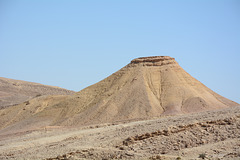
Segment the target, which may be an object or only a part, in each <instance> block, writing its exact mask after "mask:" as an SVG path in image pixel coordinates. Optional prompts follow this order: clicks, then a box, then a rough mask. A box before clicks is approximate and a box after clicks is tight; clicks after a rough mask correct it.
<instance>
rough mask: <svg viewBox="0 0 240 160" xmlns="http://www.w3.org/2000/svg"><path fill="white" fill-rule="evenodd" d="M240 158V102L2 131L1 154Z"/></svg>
mask: <svg viewBox="0 0 240 160" xmlns="http://www.w3.org/2000/svg"><path fill="white" fill-rule="evenodd" d="M201 157H202V158H204V157H205V159H211V160H212V159H213V160H214V159H216V160H217V159H224V160H225V159H236V160H239V159H240V106H238V107H233V108H229V109H224V110H218V111H208V112H202V113H198V114H191V115H179V116H174V117H170V116H169V117H160V118H155V119H152V120H141V121H135V122H125V123H123V122H121V123H120V122H119V123H116V124H101V125H95V126H85V127H82V128H63V127H45V128H43V129H39V130H35V131H31V132H30V131H28V132H21V133H16V132H12V134H9V133H3V132H0V159H46V160H47V159H48V160H53V159H169V160H175V159H201Z"/></svg>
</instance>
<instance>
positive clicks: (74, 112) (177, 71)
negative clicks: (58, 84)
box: [0, 56, 238, 131]
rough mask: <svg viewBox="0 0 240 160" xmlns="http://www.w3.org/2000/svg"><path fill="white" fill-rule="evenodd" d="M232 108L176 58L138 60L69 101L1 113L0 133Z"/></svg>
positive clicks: (53, 99) (38, 102) (44, 101)
mask: <svg viewBox="0 0 240 160" xmlns="http://www.w3.org/2000/svg"><path fill="white" fill-rule="evenodd" d="M236 105H238V104H237V103H235V102H233V101H231V100H229V99H227V98H224V97H222V96H220V95H219V94H217V93H215V92H213V91H212V90H211V89H209V88H208V87H206V86H205V85H203V84H202V83H201V82H199V81H198V80H196V79H195V78H193V77H192V76H191V75H189V74H188V73H187V72H186V71H185V70H184V69H183V68H181V67H180V66H179V64H178V63H177V62H176V61H175V59H174V58H171V57H169V56H154V57H142V58H137V59H134V60H132V61H131V63H129V64H128V65H126V66H125V67H123V68H122V69H120V70H119V71H117V72H115V73H113V74H112V75H110V76H109V77H107V78H105V79H104V80H102V81H100V82H98V83H96V84H94V85H92V86H89V87H87V88H85V89H83V90H81V91H80V92H77V93H75V94H73V95H66V96H47V97H37V98H35V99H32V100H30V101H29V103H28V104H26V103H23V104H20V105H17V106H14V107H10V108H6V109H4V110H0V115H1V120H0V128H4V130H6V131H7V130H11V129H13V128H15V129H16V128H21V129H24V128H25V129H30V128H31V129H33V128H39V127H44V126H81V125H89V124H99V123H113V122H119V121H133V120H139V119H151V118H153V117H159V116H165V115H178V114H188V113H193V112H202V111H207V110H215V109H222V108H228V107H232V106H236ZM11 117H14V120H12V119H11V121H10V120H9V119H10V118H11Z"/></svg>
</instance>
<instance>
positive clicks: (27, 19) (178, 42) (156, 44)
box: [0, 0, 240, 103]
mask: <svg viewBox="0 0 240 160" xmlns="http://www.w3.org/2000/svg"><path fill="white" fill-rule="evenodd" d="M155 55H167V56H171V57H174V58H176V60H177V61H178V63H179V64H180V65H181V66H182V67H183V68H184V69H185V70H186V71H187V72H188V73H190V74H191V75H192V76H193V77H195V78H197V79H198V80H200V81H201V82H202V83H204V84H205V85H206V86H208V87H209V88H211V89H212V90H214V91H215V92H217V93H219V94H221V95H223V96H225V97H227V98H230V99H232V100H234V101H236V102H238V103H240V84H239V83H240V61H239V60H240V1H239V0H175V1H174V0H118V1H117V0H0V62H1V63H0V77H7V78H13V79H19V80H25V81H32V82H38V83H42V84H47V85H54V86H60V87H63V88H67V89H71V90H75V91H79V90H81V89H83V88H85V87H87V86H89V85H91V84H94V83H96V82H98V81H100V80H102V79H103V78H105V77H107V76H109V75H110V74H112V73H114V72H115V71H117V70H119V69H120V68H122V67H123V66H125V65H126V64H128V63H129V62H130V61H131V60H132V59H133V58H137V57H142V56H155Z"/></svg>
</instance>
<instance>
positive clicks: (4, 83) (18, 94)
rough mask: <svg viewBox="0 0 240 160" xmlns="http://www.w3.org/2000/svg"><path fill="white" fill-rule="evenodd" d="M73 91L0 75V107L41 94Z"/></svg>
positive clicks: (59, 93)
mask: <svg viewBox="0 0 240 160" xmlns="http://www.w3.org/2000/svg"><path fill="white" fill-rule="evenodd" d="M73 93H74V92H73V91H70V90H66V89H63V88H60V87H53V86H47V85H42V84H39V83H33V82H26V81H20V80H14V79H9V78H3V77H0V109H1V108H5V107H8V106H12V105H16V104H20V103H23V102H25V101H27V100H30V99H32V98H34V97H39V96H42V95H69V94H73Z"/></svg>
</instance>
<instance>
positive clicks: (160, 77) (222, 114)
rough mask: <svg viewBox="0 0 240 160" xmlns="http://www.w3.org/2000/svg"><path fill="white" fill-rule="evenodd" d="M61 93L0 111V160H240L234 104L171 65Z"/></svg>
mask: <svg viewBox="0 0 240 160" xmlns="http://www.w3.org/2000/svg"><path fill="white" fill-rule="evenodd" d="M22 88H25V87H22ZM43 92H44V91H43ZM63 92H64V93H66V94H67V95H63V94H62V95H61V94H58V95H57V94H52V95H49V94H47V92H46V95H41V96H34V97H32V98H31V99H28V100H27V101H24V102H23V103H20V104H18V105H14V106H10V107H5V108H3V109H0V159H171V160H175V159H178V160H179V159H200V158H202V159H203V158H205V159H206V158H207V159H216V160H217V159H240V150H239V148H240V105H239V104H238V103H236V102H233V101H231V100H229V99H227V98H225V97H222V96H220V95H219V94H217V93H215V92H214V91H212V90H211V89H209V88H208V87H206V86H205V85H204V84H202V83H201V82H199V81H198V80H196V79H195V78H193V77H192V76H191V75H189V74H188V73H187V72H186V71H185V70H184V69H183V68H181V67H180V65H179V64H178V63H177V62H176V61H175V59H174V58H171V57H168V56H155V57H143V58H137V59H134V60H132V61H131V62H130V63H129V64H128V65H126V66H125V67H123V68H122V69H120V70H119V71H117V72H115V73H113V74H112V75H110V76H109V77H107V78H105V79H104V80H102V81H100V82H98V83H96V84H94V85H92V86H89V87H87V88H85V89H83V90H81V91H79V92H77V93H74V94H73V93H72V92H70V91H66V90H63ZM57 93H59V92H57ZM0 98H1V97H0Z"/></svg>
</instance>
